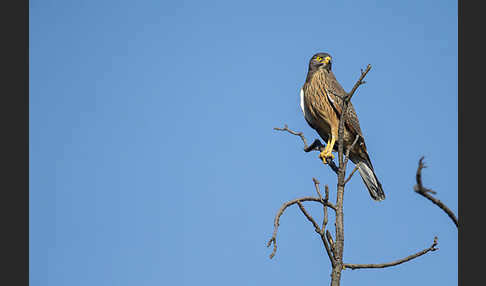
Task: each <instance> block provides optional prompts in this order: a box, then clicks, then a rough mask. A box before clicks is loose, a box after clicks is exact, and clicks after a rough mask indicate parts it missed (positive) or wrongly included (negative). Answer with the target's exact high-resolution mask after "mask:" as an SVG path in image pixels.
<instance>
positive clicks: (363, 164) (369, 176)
mask: <svg viewBox="0 0 486 286" xmlns="http://www.w3.org/2000/svg"><path fill="white" fill-rule="evenodd" d="M366 157H368V156H366ZM357 165H358V171H359V174H360V175H361V179H363V182H364V183H365V185H366V188H368V191H369V192H370V196H371V198H373V200H375V201H382V200H384V199H385V192H383V188H382V187H381V183H380V181H378V178H377V177H376V174H375V171H374V170H373V166H372V165H371V161H370V159H369V158H366V159H364V158H359V160H358V164H357Z"/></svg>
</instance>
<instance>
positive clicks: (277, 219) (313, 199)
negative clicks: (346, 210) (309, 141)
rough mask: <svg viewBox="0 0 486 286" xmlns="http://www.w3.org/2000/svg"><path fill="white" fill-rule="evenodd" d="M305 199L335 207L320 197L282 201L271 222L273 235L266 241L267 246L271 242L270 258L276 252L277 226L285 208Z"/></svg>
mask: <svg viewBox="0 0 486 286" xmlns="http://www.w3.org/2000/svg"><path fill="white" fill-rule="evenodd" d="M306 201H313V202H318V203H321V204H323V205H326V206H328V207H330V208H332V209H334V210H335V209H336V207H335V206H334V205H333V204H330V203H326V202H324V201H322V200H321V198H315V197H302V198H297V199H294V200H291V201H288V202H286V203H284V204H283V205H282V206H281V207H280V209H279V210H278V212H277V215H276V216H275V220H274V223H273V235H272V237H271V238H270V240H268V242H267V247H270V245H272V243H273V252H272V253H271V254H270V258H273V257H274V256H275V253H276V252H277V232H278V227H279V225H280V217H281V216H282V214H283V213H284V212H285V209H287V208H288V207H289V206H291V205H293V204H297V203H300V202H306Z"/></svg>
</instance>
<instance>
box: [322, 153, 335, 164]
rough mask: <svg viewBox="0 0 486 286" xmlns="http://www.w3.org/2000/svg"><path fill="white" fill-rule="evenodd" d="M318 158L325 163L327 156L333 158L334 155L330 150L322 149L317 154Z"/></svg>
mask: <svg viewBox="0 0 486 286" xmlns="http://www.w3.org/2000/svg"><path fill="white" fill-rule="evenodd" d="M319 158H320V159H321V160H322V163H324V164H327V158H331V160H333V159H334V155H333V154H332V153H331V152H326V151H322V152H321V153H320V154H319Z"/></svg>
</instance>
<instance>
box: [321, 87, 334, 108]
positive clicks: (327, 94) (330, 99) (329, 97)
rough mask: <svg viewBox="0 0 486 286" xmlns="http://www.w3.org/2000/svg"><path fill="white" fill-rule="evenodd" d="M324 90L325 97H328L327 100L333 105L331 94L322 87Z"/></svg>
mask: <svg viewBox="0 0 486 286" xmlns="http://www.w3.org/2000/svg"><path fill="white" fill-rule="evenodd" d="M324 91H325V93H326V96H327V99H328V100H329V101H330V102H331V103H332V104H333V105H335V103H334V100H333V99H332V97H331V95H330V94H329V91H328V90H327V89H326V88H324Z"/></svg>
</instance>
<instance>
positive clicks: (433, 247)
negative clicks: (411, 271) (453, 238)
mask: <svg viewBox="0 0 486 286" xmlns="http://www.w3.org/2000/svg"><path fill="white" fill-rule="evenodd" d="M436 246H437V236H436V237H435V238H434V242H433V243H432V245H431V246H430V247H429V248H426V249H424V250H422V251H419V252H417V253H415V254H412V255H409V256H407V257H405V258H402V259H399V260H396V261H393V262H388V263H381V264H353V263H345V264H344V265H343V266H344V268H351V269H353V270H354V269H364V268H386V267H391V266H395V265H398V264H402V263H404V262H407V261H410V260H412V259H414V258H417V257H419V256H422V255H424V254H426V253H427V252H429V251H436V250H437V249H438V248H436Z"/></svg>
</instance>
